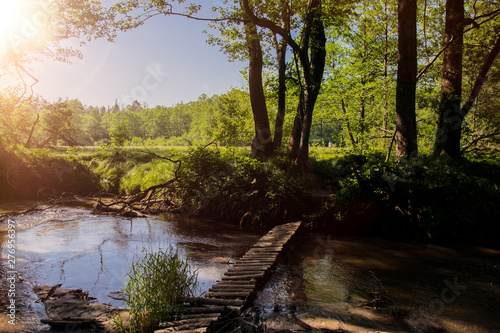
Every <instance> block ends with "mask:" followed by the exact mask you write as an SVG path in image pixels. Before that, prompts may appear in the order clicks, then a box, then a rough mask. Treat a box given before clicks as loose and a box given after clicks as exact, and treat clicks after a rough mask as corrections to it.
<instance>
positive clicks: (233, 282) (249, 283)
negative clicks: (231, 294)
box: [212, 279, 257, 287]
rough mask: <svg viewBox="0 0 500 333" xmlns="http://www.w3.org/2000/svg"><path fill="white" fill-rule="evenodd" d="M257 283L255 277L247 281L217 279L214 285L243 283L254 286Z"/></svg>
mask: <svg viewBox="0 0 500 333" xmlns="http://www.w3.org/2000/svg"><path fill="white" fill-rule="evenodd" d="M256 283H257V281H256V279H250V280H248V281H219V282H218V283H217V284H214V286H219V285H245V286H255V285H256ZM212 287H213V286H212Z"/></svg>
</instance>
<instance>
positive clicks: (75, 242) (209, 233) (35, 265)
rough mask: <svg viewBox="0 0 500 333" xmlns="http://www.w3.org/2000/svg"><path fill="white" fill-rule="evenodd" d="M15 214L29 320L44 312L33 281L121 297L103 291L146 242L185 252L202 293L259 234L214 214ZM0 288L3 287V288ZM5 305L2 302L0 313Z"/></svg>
mask: <svg viewBox="0 0 500 333" xmlns="http://www.w3.org/2000/svg"><path fill="white" fill-rule="evenodd" d="M14 219H15V220H16V222H17V223H18V225H20V226H32V227H27V228H25V227H22V228H20V230H19V231H18V233H17V237H18V240H17V244H18V245H17V258H18V261H17V262H16V264H17V267H16V268H17V270H18V273H19V275H20V276H21V277H22V279H23V280H24V282H23V283H21V284H19V289H20V290H22V295H20V296H19V299H20V300H21V301H22V302H23V309H22V310H21V311H22V312H23V313H24V314H23V315H22V317H23V320H27V321H29V320H31V321H35V322H36V318H40V316H41V315H43V306H41V305H40V304H38V303H36V296H35V295H34V294H33V292H32V287H33V285H35V284H40V285H41V284H49V285H55V284H62V285H63V287H64V288H81V289H83V290H85V291H88V292H89V295H90V296H92V297H96V298H97V299H98V301H99V302H103V303H109V304H112V305H116V306H121V305H122V302H121V301H117V300H114V299H112V298H110V297H108V293H109V292H113V291H116V290H119V289H121V288H123V285H124V281H125V278H126V273H127V270H126V269H124V267H125V266H126V265H128V264H129V263H130V262H131V261H132V260H133V258H134V255H140V253H141V250H142V248H143V246H145V245H146V244H147V246H148V247H150V248H151V249H158V248H160V247H161V248H166V247H168V246H169V245H172V246H174V247H177V248H178V249H179V252H180V253H181V254H182V255H183V256H189V260H190V261H191V262H192V263H193V265H194V267H195V268H196V269H197V270H198V273H199V282H200V288H201V290H200V293H201V292H205V291H207V290H208V288H209V287H210V286H211V285H212V284H214V283H215V282H216V280H217V279H219V278H221V277H222V275H223V273H224V272H225V270H227V268H228V264H227V262H228V260H229V259H231V258H234V257H239V256H241V255H242V254H243V253H245V252H246V250H248V248H250V247H251V245H252V244H253V243H254V242H255V241H256V240H257V239H258V235H253V234H248V233H244V232H241V231H240V230H239V229H237V228H235V227H234V226H231V225H225V224H220V223H217V222H214V221H208V220H202V221H197V220H189V221H182V220H180V221H168V220H166V219H160V218H151V219H146V218H134V219H132V220H131V219H125V218H120V217H106V216H104V217H103V216H95V215H92V214H90V213H89V212H88V211H87V210H82V209H74V208H58V209H56V210H52V211H45V212H43V213H38V214H35V216H32V215H27V216H20V217H15V218H14ZM37 219H38V220H37ZM33 220H37V221H41V222H33ZM26 221H29V222H26ZM3 241H4V240H3ZM4 245H5V244H4ZM4 245H2V248H4V247H5V246H4ZM3 252H4V253H3V256H5V251H3ZM0 292H1V293H2V294H4V289H2V290H0ZM2 297H3V295H2ZM0 299H2V298H1V297H0ZM5 305H6V304H5V302H4V304H2V309H3V310H4V312H5ZM33 311H34V312H36V314H35V317H36V318H35V319H33V316H32V315H31V314H28V315H26V313H30V312H33ZM3 318H4V317H2V320H3ZM2 327H4V328H5V326H3V325H2ZM8 328H12V327H8ZM8 328H7V331H9V330H8ZM0 331H1V328H0ZM25 331H32V329H30V328H27V329H26V328H25Z"/></svg>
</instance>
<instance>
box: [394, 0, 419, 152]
mask: <svg viewBox="0 0 500 333" xmlns="http://www.w3.org/2000/svg"><path fill="white" fill-rule="evenodd" d="M398 34H399V36H398V53H399V55H398V75H397V81H396V128H397V137H396V158H404V159H410V158H413V157H415V156H416V155H417V152H418V150H417V148H418V147H417V122H416V116H415V90H416V83H417V80H416V76H417V0H399V5H398Z"/></svg>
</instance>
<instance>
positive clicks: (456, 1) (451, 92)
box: [434, 0, 464, 157]
mask: <svg viewBox="0 0 500 333" xmlns="http://www.w3.org/2000/svg"><path fill="white" fill-rule="evenodd" d="M463 33H464V0H447V1H446V21H445V38H446V40H445V41H446V43H448V47H447V48H446V50H445V51H444V57H443V77H442V81H441V101H440V103H439V110H438V114H439V119H438V129H437V134H436V141H435V145H434V154H435V155H440V154H446V155H449V156H455V157H456V156H460V137H461V130H462V126H461V125H462V124H461V123H462V122H461V121H460V119H461V118H462V117H461V115H460V103H461V99H462V58H463Z"/></svg>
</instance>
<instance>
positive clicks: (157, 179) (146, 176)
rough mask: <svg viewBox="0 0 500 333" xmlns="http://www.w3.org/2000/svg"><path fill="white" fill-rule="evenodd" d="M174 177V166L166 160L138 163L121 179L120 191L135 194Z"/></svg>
mask: <svg viewBox="0 0 500 333" xmlns="http://www.w3.org/2000/svg"><path fill="white" fill-rule="evenodd" d="M173 176H174V165H173V164H172V163H171V162H168V161H164V160H157V159H155V160H152V161H150V162H146V163H137V164H135V165H134V166H133V167H132V169H130V170H128V172H127V173H125V174H124V175H123V177H122V178H121V179H120V191H121V192H125V194H134V193H137V192H139V191H142V190H145V189H146V188H148V187H150V186H153V185H157V184H162V183H164V182H166V181H167V180H168V179H170V178H172V177H173Z"/></svg>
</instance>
